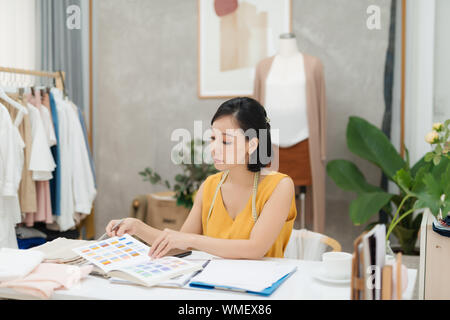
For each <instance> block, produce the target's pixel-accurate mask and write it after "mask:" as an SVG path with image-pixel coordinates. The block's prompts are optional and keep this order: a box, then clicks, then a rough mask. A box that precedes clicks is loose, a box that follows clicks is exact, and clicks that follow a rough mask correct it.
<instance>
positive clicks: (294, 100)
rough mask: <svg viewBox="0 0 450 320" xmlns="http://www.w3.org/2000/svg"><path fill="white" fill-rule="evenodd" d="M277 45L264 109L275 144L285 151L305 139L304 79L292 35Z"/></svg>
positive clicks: (281, 37)
mask: <svg viewBox="0 0 450 320" xmlns="http://www.w3.org/2000/svg"><path fill="white" fill-rule="evenodd" d="M279 45H280V49H279V52H278V54H277V55H276V56H275V57H274V61H273V63H272V66H271V68H270V72H269V74H268V76H267V80H266V83H265V86H266V96H265V108H266V111H267V114H268V117H269V119H270V121H271V126H272V128H274V129H279V141H275V142H276V144H278V145H279V146H280V147H283V148H287V147H292V146H294V145H296V144H297V143H299V142H301V141H303V140H304V139H306V138H307V137H308V121H307V114H306V79H305V67H304V61H303V54H302V53H301V52H300V51H299V50H298V48H297V42H296V39H295V35H293V34H292V33H288V34H282V35H281V36H280V42H279Z"/></svg>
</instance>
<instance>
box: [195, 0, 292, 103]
mask: <svg viewBox="0 0 450 320" xmlns="http://www.w3.org/2000/svg"><path fill="white" fill-rule="evenodd" d="M291 31H292V0H276V1H273V0H198V96H199V98H228V97H235V96H251V95H252V93H253V81H254V73H255V66H256V65H257V64H258V62H259V61H261V60H262V59H264V58H266V57H269V56H272V55H274V54H276V52H277V47H278V38H279V36H280V34H282V33H286V32H291Z"/></svg>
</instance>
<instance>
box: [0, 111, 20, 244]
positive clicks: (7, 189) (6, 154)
mask: <svg viewBox="0 0 450 320" xmlns="http://www.w3.org/2000/svg"><path fill="white" fill-rule="evenodd" d="M19 114H20V113H19ZM16 119H17V118H16ZM24 148H25V143H24V141H23V140H22V137H21V135H20V133H19V130H18V128H17V127H16V126H15V125H14V124H13V123H12V120H11V117H10V115H9V112H8V110H7V109H6V107H5V106H3V105H2V104H0V247H5V248H14V249H17V248H18V244H17V238H16V231H15V225H16V224H17V223H20V222H21V221H22V214H21V212H20V204H19V197H18V190H19V184H20V180H21V178H22V168H23V163H24V150H23V149H24Z"/></svg>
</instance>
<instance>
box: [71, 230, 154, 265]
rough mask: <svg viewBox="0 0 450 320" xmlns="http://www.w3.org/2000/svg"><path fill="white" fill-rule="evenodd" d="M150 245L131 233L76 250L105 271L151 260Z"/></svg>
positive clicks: (75, 250)
mask: <svg viewBox="0 0 450 320" xmlns="http://www.w3.org/2000/svg"><path fill="white" fill-rule="evenodd" d="M149 250H150V247H148V246H147V245H145V244H143V243H142V242H140V241H139V240H137V239H135V238H133V237H132V236H130V235H129V234H124V235H123V236H122V237H113V238H109V239H106V240H103V241H99V242H95V243H93V244H90V245H87V246H83V247H79V248H75V249H73V251H74V252H76V253H77V254H79V255H80V256H82V257H83V258H85V259H86V260H88V261H89V262H91V263H93V264H95V265H96V266H97V267H99V268H100V269H102V270H103V271H105V272H108V271H110V270H114V269H116V268H117V267H121V266H127V265H133V264H136V263H139V262H145V261H147V260H149V257H148V252H149Z"/></svg>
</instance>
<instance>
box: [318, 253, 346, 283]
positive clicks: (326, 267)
mask: <svg viewBox="0 0 450 320" xmlns="http://www.w3.org/2000/svg"><path fill="white" fill-rule="evenodd" d="M352 257H353V255H352V254H350V253H347V252H325V253H324V254H323V255H322V261H323V274H322V275H323V276H324V277H326V278H330V279H334V280H348V279H350V276H351V273H352Z"/></svg>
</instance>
